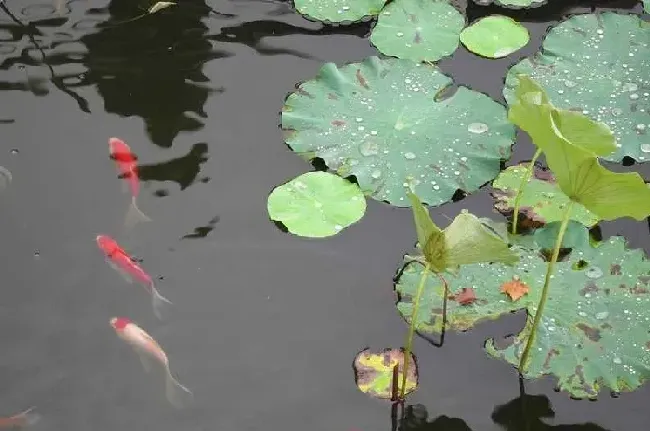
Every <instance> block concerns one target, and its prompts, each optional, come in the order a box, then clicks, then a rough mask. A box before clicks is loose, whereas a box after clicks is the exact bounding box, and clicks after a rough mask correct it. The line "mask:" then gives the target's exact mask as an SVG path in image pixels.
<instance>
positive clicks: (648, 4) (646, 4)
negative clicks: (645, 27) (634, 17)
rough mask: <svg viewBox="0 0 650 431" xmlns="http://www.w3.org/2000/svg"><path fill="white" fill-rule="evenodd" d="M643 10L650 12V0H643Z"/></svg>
mask: <svg viewBox="0 0 650 431" xmlns="http://www.w3.org/2000/svg"><path fill="white" fill-rule="evenodd" d="M643 10H645V12H646V13H650V0H643Z"/></svg>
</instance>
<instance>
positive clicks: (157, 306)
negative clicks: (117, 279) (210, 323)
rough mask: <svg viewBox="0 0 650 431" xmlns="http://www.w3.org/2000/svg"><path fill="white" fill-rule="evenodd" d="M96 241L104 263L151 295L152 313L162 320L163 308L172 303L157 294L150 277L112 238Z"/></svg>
mask: <svg viewBox="0 0 650 431" xmlns="http://www.w3.org/2000/svg"><path fill="white" fill-rule="evenodd" d="M96 241H97V246H98V247H99V249H100V250H101V251H102V252H104V256H105V258H106V262H107V263H108V264H109V265H110V266H111V267H112V268H113V269H114V270H116V271H117V272H118V273H119V274H120V275H122V277H124V279H125V280H126V281H127V282H128V283H132V282H133V280H136V281H137V282H138V283H140V284H141V285H143V286H144V288H145V289H146V290H147V291H148V292H149V293H150V294H151V303H152V306H153V313H154V314H155V315H156V317H157V318H159V319H162V316H163V310H164V309H165V306H166V305H168V304H171V303H172V302H171V301H170V300H169V299H167V298H165V297H164V296H162V295H161V294H160V292H158V289H156V287H155V286H154V282H153V279H152V278H151V276H150V275H149V274H147V273H146V272H145V271H144V269H142V267H140V265H138V264H137V263H136V262H134V260H133V258H132V257H131V256H129V255H128V253H127V252H126V251H124V249H122V247H120V246H119V244H118V243H117V242H116V241H115V240H114V239H113V238H111V237H109V236H107V235H97V238H96Z"/></svg>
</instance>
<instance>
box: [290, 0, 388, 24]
mask: <svg viewBox="0 0 650 431" xmlns="http://www.w3.org/2000/svg"><path fill="white" fill-rule="evenodd" d="M294 3H295V5H296V10H297V11H298V12H300V13H301V14H303V15H307V16H309V17H311V18H314V19H317V20H320V21H328V22H343V21H358V20H360V19H361V18H363V17H364V16H368V15H377V14H378V13H379V11H380V10H381V8H382V7H384V3H386V0H295V1H294Z"/></svg>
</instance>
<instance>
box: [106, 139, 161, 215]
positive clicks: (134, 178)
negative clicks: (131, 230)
mask: <svg viewBox="0 0 650 431" xmlns="http://www.w3.org/2000/svg"><path fill="white" fill-rule="evenodd" d="M108 150H109V153H110V156H111V159H113V160H115V163H116V164H117V170H118V172H119V177H120V178H122V179H124V180H126V181H127V183H128V186H129V188H130V190H131V205H130V206H129V210H128V211H127V213H126V217H125V219H124V224H125V225H126V226H127V227H132V226H134V225H135V224H136V223H138V222H144V221H151V219H150V218H149V217H147V216H146V215H145V214H144V213H143V212H142V211H140V208H138V205H137V203H136V200H137V198H138V194H139V193H140V179H139V178H138V163H137V160H138V158H137V157H136V155H135V154H133V152H132V151H131V147H129V146H128V145H127V144H126V143H125V142H124V141H122V140H121V139H118V138H110V139H109V140H108Z"/></svg>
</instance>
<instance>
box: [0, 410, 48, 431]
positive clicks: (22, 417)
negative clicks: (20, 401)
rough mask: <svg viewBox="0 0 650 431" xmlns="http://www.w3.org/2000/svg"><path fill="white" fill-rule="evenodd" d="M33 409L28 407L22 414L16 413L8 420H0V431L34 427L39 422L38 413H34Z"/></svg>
mask: <svg viewBox="0 0 650 431" xmlns="http://www.w3.org/2000/svg"><path fill="white" fill-rule="evenodd" d="M33 410H34V407H30V408H28V409H27V410H25V411H24V412H21V413H18V414H17V415H13V416H11V417H8V418H0V429H5V428H7V429H8V428H24V427H28V426H31V425H34V424H35V423H36V422H38V421H39V420H41V416H40V415H39V414H38V413H34V411H33Z"/></svg>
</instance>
